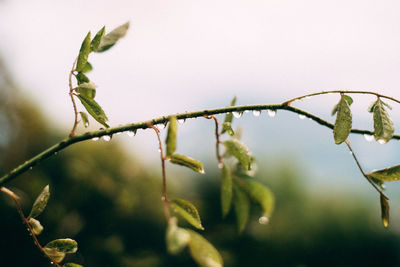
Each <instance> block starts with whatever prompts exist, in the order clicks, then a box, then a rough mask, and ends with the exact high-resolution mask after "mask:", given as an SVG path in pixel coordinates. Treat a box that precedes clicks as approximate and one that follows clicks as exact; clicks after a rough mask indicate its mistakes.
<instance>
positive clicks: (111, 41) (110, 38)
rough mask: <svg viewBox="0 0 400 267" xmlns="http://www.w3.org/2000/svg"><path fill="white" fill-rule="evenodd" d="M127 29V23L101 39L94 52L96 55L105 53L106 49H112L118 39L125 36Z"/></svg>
mask: <svg viewBox="0 0 400 267" xmlns="http://www.w3.org/2000/svg"><path fill="white" fill-rule="evenodd" d="M128 29H129V22H127V23H125V24H122V25H121V26H119V27H117V28H115V29H114V30H112V31H111V32H109V33H108V34H106V35H105V36H104V37H103V38H102V39H101V42H100V45H99V47H98V48H97V49H96V50H95V51H96V52H98V53H100V52H104V51H107V50H108V49H110V48H111V47H113V46H114V45H115V43H116V42H117V41H118V40H119V39H121V38H122V37H124V36H125V34H126V32H127V31H128Z"/></svg>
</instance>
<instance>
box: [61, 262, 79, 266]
mask: <svg viewBox="0 0 400 267" xmlns="http://www.w3.org/2000/svg"><path fill="white" fill-rule="evenodd" d="M63 267H83V266H82V265H80V264H76V263H71V262H69V263H66V264H64V265H63Z"/></svg>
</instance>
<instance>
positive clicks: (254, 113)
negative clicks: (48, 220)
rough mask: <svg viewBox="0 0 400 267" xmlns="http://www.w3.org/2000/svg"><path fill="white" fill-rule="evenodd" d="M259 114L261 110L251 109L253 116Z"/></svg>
mask: <svg viewBox="0 0 400 267" xmlns="http://www.w3.org/2000/svg"><path fill="white" fill-rule="evenodd" d="M260 114H261V110H253V115H254V117H258V116H260Z"/></svg>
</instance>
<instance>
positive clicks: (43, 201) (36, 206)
mask: <svg viewBox="0 0 400 267" xmlns="http://www.w3.org/2000/svg"><path fill="white" fill-rule="evenodd" d="M49 198H50V188H49V185H46V186H45V187H44V188H43V190H42V192H41V193H40V194H39V196H38V197H37V198H36V200H35V202H34V203H33V206H32V210H31V213H30V214H29V217H30V218H36V217H37V216H39V215H40V214H41V213H42V212H43V211H44V209H45V208H46V205H47V201H49Z"/></svg>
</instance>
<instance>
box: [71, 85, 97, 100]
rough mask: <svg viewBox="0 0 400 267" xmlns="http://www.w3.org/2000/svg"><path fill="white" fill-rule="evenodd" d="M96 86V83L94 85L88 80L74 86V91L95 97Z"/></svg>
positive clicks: (87, 96) (88, 96) (91, 97)
mask: <svg viewBox="0 0 400 267" xmlns="http://www.w3.org/2000/svg"><path fill="white" fill-rule="evenodd" d="M96 88H97V85H95V84H94V83H92V82H88V83H81V84H80V85H78V87H76V88H75V91H76V92H77V93H79V94H80V95H81V96H84V97H86V98H90V99H94V98H95V97H96Z"/></svg>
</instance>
